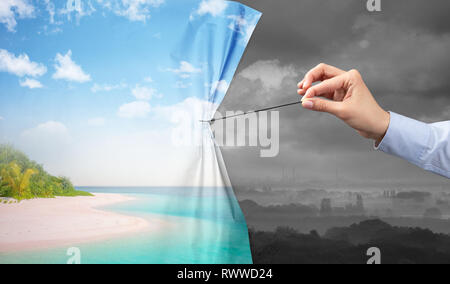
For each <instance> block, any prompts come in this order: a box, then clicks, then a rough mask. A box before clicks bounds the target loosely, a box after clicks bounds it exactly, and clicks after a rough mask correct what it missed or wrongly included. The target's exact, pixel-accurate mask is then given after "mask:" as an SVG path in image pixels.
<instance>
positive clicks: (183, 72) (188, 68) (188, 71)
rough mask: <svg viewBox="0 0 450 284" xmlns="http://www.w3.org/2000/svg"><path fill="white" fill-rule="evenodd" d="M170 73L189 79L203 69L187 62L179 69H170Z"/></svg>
mask: <svg viewBox="0 0 450 284" xmlns="http://www.w3.org/2000/svg"><path fill="white" fill-rule="evenodd" d="M168 71H170V72H173V73H176V74H179V75H180V77H181V78H184V79H186V78H189V77H190V76H191V75H192V74H196V73H200V72H202V69H200V68H196V67H194V66H193V65H192V64H191V63H189V62H186V61H181V62H180V67H179V68H178V69H168Z"/></svg>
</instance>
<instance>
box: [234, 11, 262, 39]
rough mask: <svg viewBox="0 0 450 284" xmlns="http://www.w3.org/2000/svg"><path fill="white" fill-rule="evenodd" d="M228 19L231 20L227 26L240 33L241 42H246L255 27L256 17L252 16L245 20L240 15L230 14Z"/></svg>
mask: <svg viewBox="0 0 450 284" xmlns="http://www.w3.org/2000/svg"><path fill="white" fill-rule="evenodd" d="M228 19H231V20H232V22H231V23H230V25H229V26H228V27H229V28H230V29H231V30H233V31H236V32H238V33H240V34H241V35H242V36H243V38H242V43H243V44H247V43H248V42H249V41H250V37H251V36H252V34H253V31H254V30H255V28H256V24H257V22H258V19H259V18H258V17H255V18H253V19H252V20H250V21H247V20H246V19H245V18H243V17H242V16H236V15H231V16H228Z"/></svg>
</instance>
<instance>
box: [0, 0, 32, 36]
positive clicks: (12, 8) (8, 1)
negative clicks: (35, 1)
mask: <svg viewBox="0 0 450 284" xmlns="http://www.w3.org/2000/svg"><path fill="white" fill-rule="evenodd" d="M33 16H34V6H33V5H32V4H30V3H29V1H28V0H1V1H0V23H2V24H4V25H5V26H6V28H7V29H8V31H10V32H14V31H15V29H16V26H17V20H16V17H19V18H21V19H24V18H32V17H33Z"/></svg>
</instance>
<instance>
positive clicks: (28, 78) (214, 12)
mask: <svg viewBox="0 0 450 284" xmlns="http://www.w3.org/2000/svg"><path fill="white" fill-rule="evenodd" d="M2 2H3V1H2ZM259 17H260V14H259V13H258V12H257V11H254V10H252V9H250V8H247V7H244V6H242V5H240V4H238V3H235V2H228V1H223V0H79V1H78V0H68V1H67V2H66V1H52V0H35V1H31V0H8V1H6V2H3V3H2V4H0V86H1V88H0V142H2V143H12V144H13V145H15V146H16V147H18V148H19V149H21V150H23V151H24V152H26V153H27V154H28V155H30V156H31V158H33V159H35V160H36V161H38V162H40V163H42V164H44V166H45V168H46V169H47V170H49V171H50V172H51V173H52V174H55V175H64V176H68V177H70V178H71V179H72V180H73V181H74V183H75V184H77V185H104V186H107V185H116V186H119V185H122V186H127V185H139V186H149V185H191V184H187V183H190V182H187V181H186V178H184V179H183V178H179V180H178V179H177V180H173V178H170V177H172V176H173V175H174V173H177V171H179V172H180V174H181V173H185V167H189V166H188V165H189V164H190V163H192V160H193V159H194V160H195V159H196V158H195V157H194V156H192V152H193V151H192V149H189V148H188V147H184V148H182V147H181V148H180V147H175V146H174V145H173V143H171V142H172V135H173V131H174V129H176V128H177V127H179V121H177V120H176V118H177V113H178V115H179V113H180V112H181V113H184V112H188V113H192V112H194V110H195V109H199V111H197V112H196V113H197V114H196V115H201V116H211V115H212V113H211V112H212V111H214V109H215V108H216V107H217V105H218V104H220V102H221V101H222V99H223V97H224V95H225V93H226V91H227V88H228V85H229V83H230V82H231V80H232V77H233V75H234V72H235V69H236V67H237V65H238V63H239V60H240V58H241V56H242V54H243V52H244V49H245V46H246V45H247V43H248V40H249V39H250V36H251V34H252V32H253V30H254V28H255V26H256V23H257V21H258V20H259ZM198 112H200V114H198ZM174 115H175V116H174ZM212 158H214V157H212ZM175 161H177V162H175ZM174 163H176V164H177V165H178V166H177V167H175V168H177V169H174ZM183 167H184V168H183ZM150 173H151V174H150ZM194 184H195V183H194Z"/></svg>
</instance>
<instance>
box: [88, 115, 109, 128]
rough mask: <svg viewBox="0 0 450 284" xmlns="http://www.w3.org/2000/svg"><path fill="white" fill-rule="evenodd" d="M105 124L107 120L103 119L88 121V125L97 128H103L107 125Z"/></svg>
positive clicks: (97, 118)
mask: <svg viewBox="0 0 450 284" xmlns="http://www.w3.org/2000/svg"><path fill="white" fill-rule="evenodd" d="M105 123H106V119H104V118H103V117H95V118H91V119H89V120H88V125H90V126H95V127H100V126H103V125H105Z"/></svg>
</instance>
